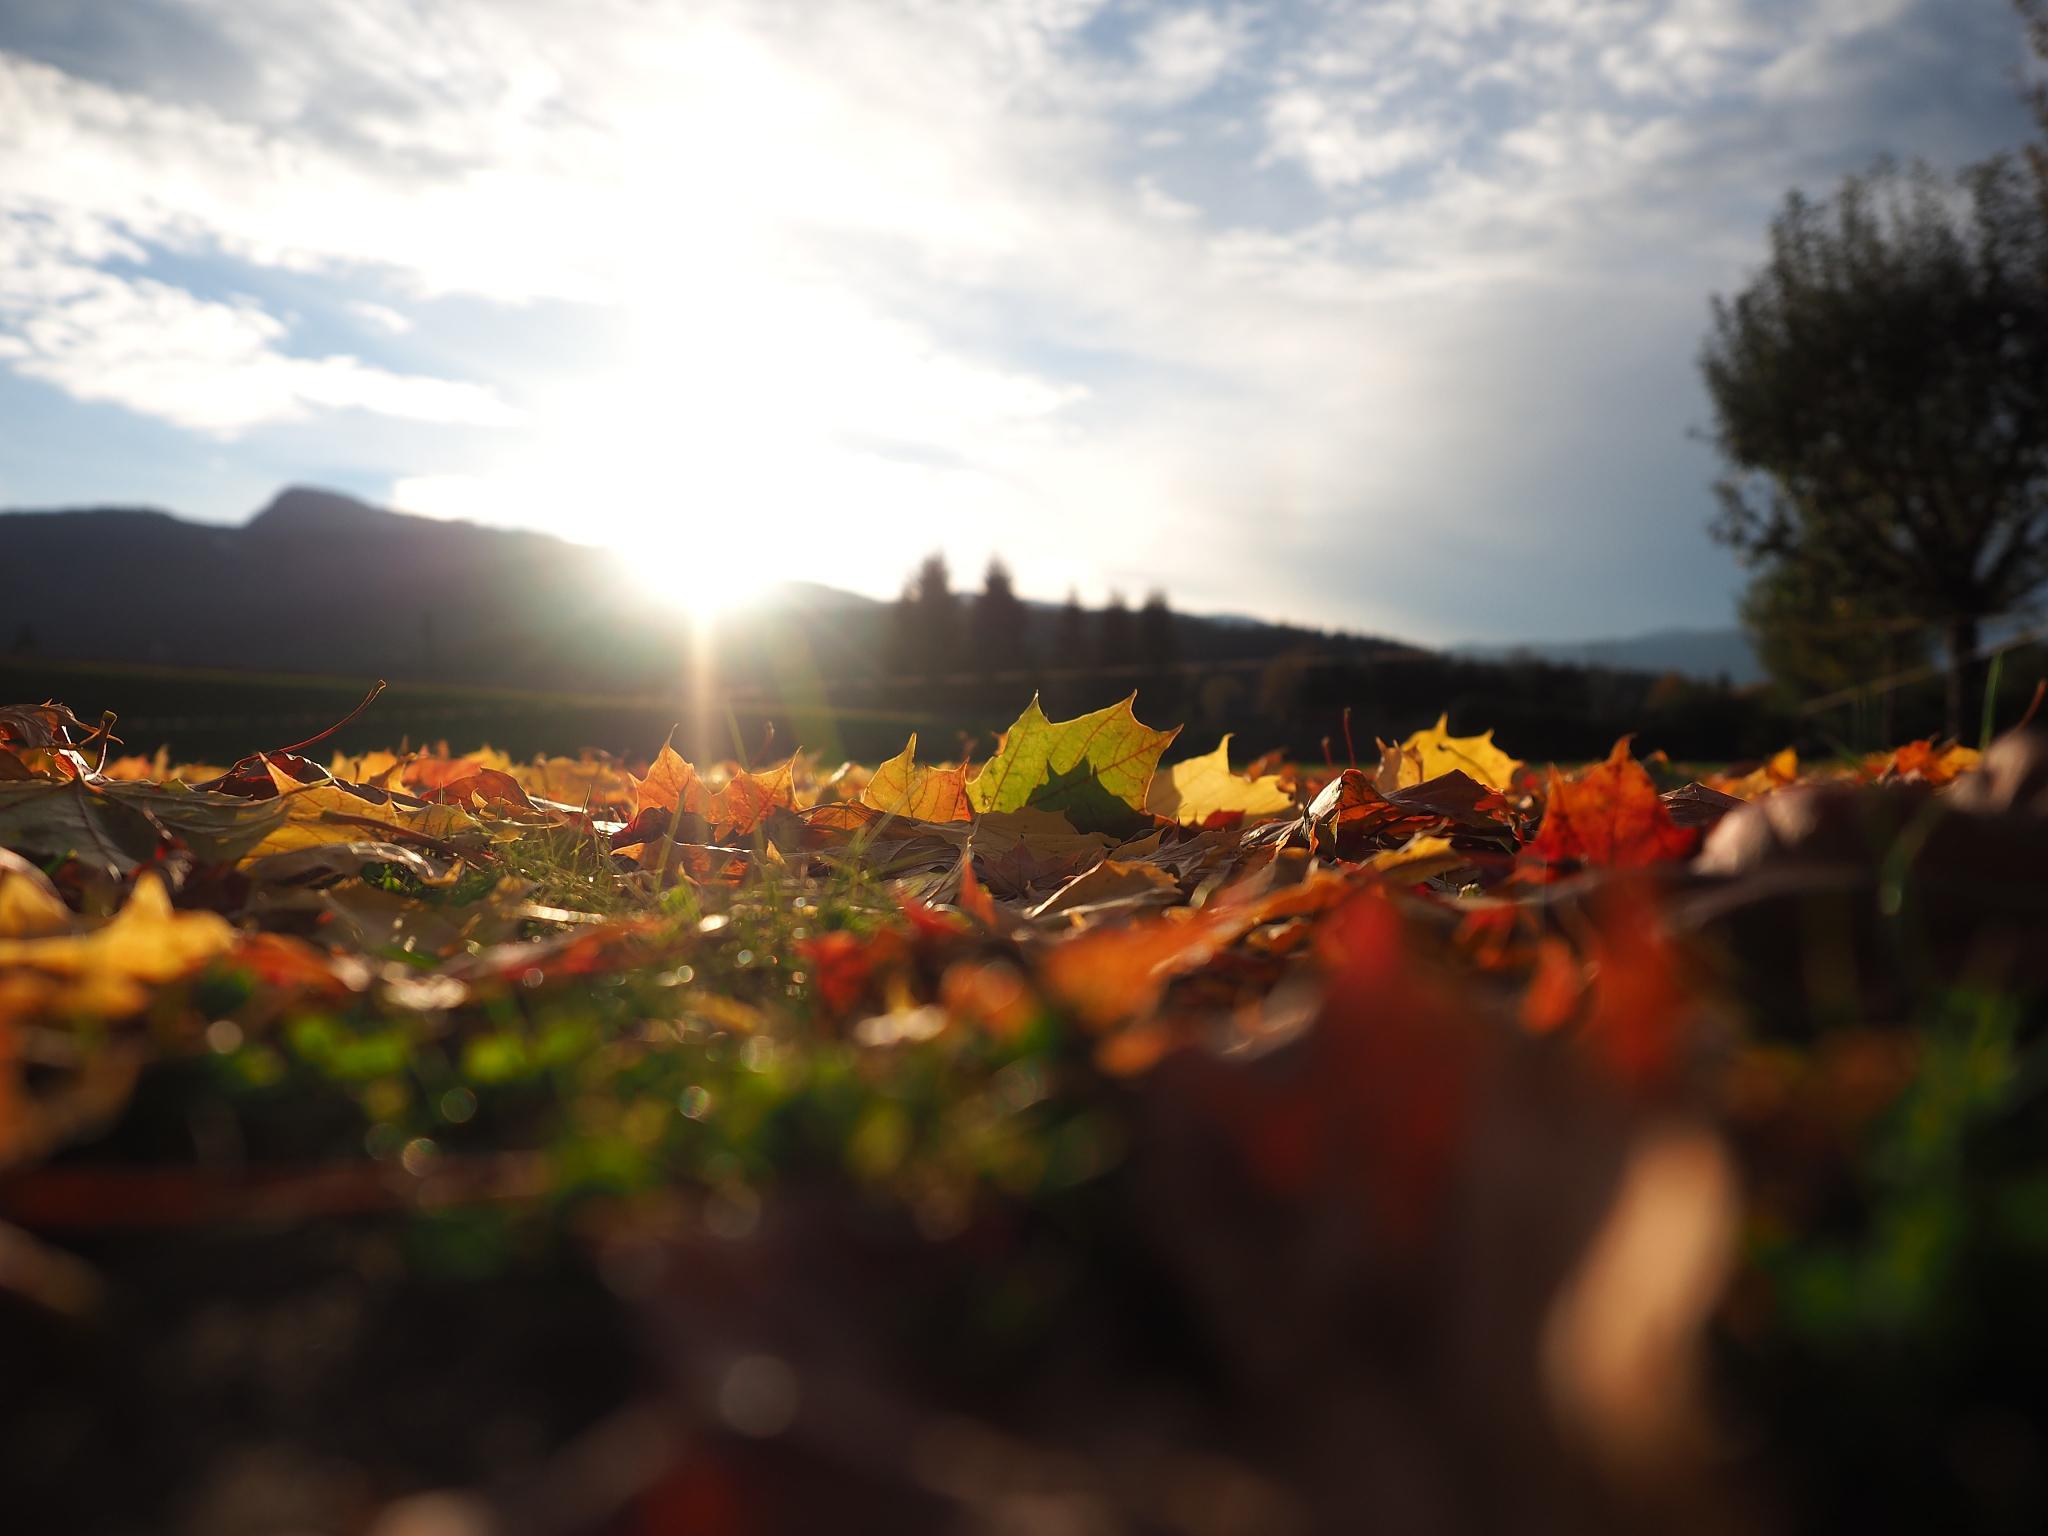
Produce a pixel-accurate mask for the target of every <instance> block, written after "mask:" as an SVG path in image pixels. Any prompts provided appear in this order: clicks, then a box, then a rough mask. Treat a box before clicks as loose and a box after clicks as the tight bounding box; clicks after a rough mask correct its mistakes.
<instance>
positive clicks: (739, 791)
mask: <svg viewBox="0 0 2048 1536" xmlns="http://www.w3.org/2000/svg"><path fill="white" fill-rule="evenodd" d="M795 776H796V759H795V758H794V757H792V758H791V759H790V760H789V761H788V762H786V763H784V764H783V765H782V766H781V767H779V768H771V769H769V770H767V771H766V772H765V773H752V772H749V771H747V770H745V769H742V770H741V771H740V772H738V773H735V774H734V775H733V776H732V778H731V779H729V780H727V781H726V782H725V783H724V784H722V785H720V786H719V787H718V788H717V789H716V790H714V789H712V788H710V787H709V786H708V785H706V784H705V782H704V780H703V779H702V778H701V777H700V776H699V775H698V773H697V770H696V769H695V768H694V767H693V766H692V765H691V764H690V762H689V761H688V759H686V758H685V757H684V756H683V755H682V754H681V753H680V752H678V751H676V749H675V748H674V747H672V746H670V745H668V744H666V743H664V744H663V746H662V749H661V751H660V753H659V754H658V755H657V756H656V757H655V759H654V763H653V765H652V766H651V767H649V768H648V770H647V777H646V778H644V779H642V780H641V781H640V783H639V785H638V787H637V789H636V792H635V797H634V802H633V816H632V822H633V823H637V824H639V825H640V826H643V827H645V826H651V825H653V823H652V822H651V821H650V820H647V819H646V818H647V817H648V813H649V812H657V811H665V812H669V813H671V814H674V813H675V812H678V811H680V812H682V813H683V814H684V815H689V816H696V817H700V818H702V820H703V821H704V823H705V824H706V825H707V826H708V827H709V828H710V829H711V830H712V832H713V833H714V834H715V835H716V836H719V837H747V836H750V835H751V834H752V833H754V832H755V831H757V830H758V829H759V828H760V826H761V824H762V823H763V822H765V821H767V819H768V818H769V817H770V816H772V815H773V814H774V813H775V812H777V811H787V810H794V809H795V808H796V777H795ZM619 846H620V847H621V851H623V850H624V848H625V847H631V846H637V844H625V845H619Z"/></svg>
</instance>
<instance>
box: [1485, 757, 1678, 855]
mask: <svg viewBox="0 0 2048 1536" xmlns="http://www.w3.org/2000/svg"><path fill="white" fill-rule="evenodd" d="M1628 743H1629V738H1628V737H1626V736H1624V737H1622V738H1621V740H1619V741H1617V742H1616V743H1615V744H1614V750H1613V751H1612V752H1611V753H1609V754H1608V757H1607V761H1606V762H1604V763H1599V764H1596V765H1595V766H1594V767H1591V768H1588V769H1587V770H1586V771H1585V772H1584V773H1581V774H1579V775H1578V776H1577V777H1576V778H1572V779H1566V778H1564V777H1562V776H1561V775H1560V774H1559V773H1558V771H1557V770H1556V769H1555V768H1553V769H1551V770H1550V798H1549V804H1548V805H1547V806H1546V807H1545V808H1544V812H1543V825H1542V826H1541V827H1540V828H1538V829H1537V832H1536V836H1535V837H1534V838H1533V839H1531V840H1530V842H1529V845H1528V847H1527V848H1526V849H1525V850H1524V851H1525V852H1526V853H1527V854H1528V855H1529V856H1530V857H1531V858H1533V859H1537V860H1541V861H1542V862H1543V863H1546V864H1601V865H1612V866H1616V867H1620V868H1628V867H1631V866H1635V865H1641V864H1655V863H1658V862H1661V861H1662V860H1665V859H1683V858H1688V857H1690V856H1691V855H1692V852H1693V850H1694V849H1695V848H1697V847H1698V846H1699V831H1698V829H1697V828H1692V827H1681V826H1678V825H1677V824H1676V823H1674V822H1673V821H1672V819H1671V812H1670V810H1669V809H1668V808H1667V807H1666V806H1665V804H1664V802H1663V801H1662V800H1660V799H1659V798H1658V796H1657V786H1656V785H1655V784H1653V783H1651V782H1650V775H1649V774H1648V773H1647V772H1646V771H1645V770H1644V768H1643V765H1642V764H1641V763H1638V762H1637V761H1636V760H1635V759H1634V758H1633V757H1631V756H1630V755H1629V750H1628Z"/></svg>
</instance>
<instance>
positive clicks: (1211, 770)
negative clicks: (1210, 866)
mask: <svg viewBox="0 0 2048 1536" xmlns="http://www.w3.org/2000/svg"><path fill="white" fill-rule="evenodd" d="M1293 807H1294V797H1293V796H1292V795H1290V794H1289V793H1288V792H1287V791H1286V790H1285V789H1283V788H1281V786H1280V776H1279V775H1278V774H1267V775H1266V776H1264V777H1263V778H1256V779H1252V778H1242V777H1240V776H1238V775H1237V774H1234V773H1232V772H1231V771H1230V738H1229V737H1228V736H1225V737H1224V738H1223V740H1222V741H1220V742H1218V743H1217V744H1216V750H1215V751H1214V752H1211V753H1209V754H1208V755H1207V756H1205V757H1191V758H1188V759H1187V760H1186V761H1184V762H1178V763H1175V764H1174V765H1173V766H1172V767H1171V768H1169V769H1167V770H1166V771H1165V772H1164V773H1156V774H1154V775H1153V778H1152V789H1151V792H1150V793H1149V794H1148V795H1147V796H1146V799H1145V808H1146V809H1147V810H1149V811H1150V812H1152V814H1153V815H1155V816H1166V817H1170V818H1171V819H1172V820H1174V821H1178V822H1180V823H1181V824H1182V825H1183V826H1200V825H1202V823H1204V822H1206V821H1207V820H1208V819H1209V818H1210V817H1211V816H1215V815H1218V814H1219V813H1228V812H1233V811H1235V812H1239V813H1241V814H1242V815H1244V816H1246V817H1257V816H1275V815H1279V814H1281V813H1283V812H1286V811H1290V810H1292V809H1293Z"/></svg>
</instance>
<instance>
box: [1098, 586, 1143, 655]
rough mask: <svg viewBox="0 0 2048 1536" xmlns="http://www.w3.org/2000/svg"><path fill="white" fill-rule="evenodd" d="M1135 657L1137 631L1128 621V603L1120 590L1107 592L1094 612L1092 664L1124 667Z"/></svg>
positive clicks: (1136, 651)
mask: <svg viewBox="0 0 2048 1536" xmlns="http://www.w3.org/2000/svg"><path fill="white" fill-rule="evenodd" d="M1137 659H1138V633H1137V628H1136V626H1135V625H1134V624H1133V623H1132V622H1131V609H1130V605H1129V604H1128V603H1126V602H1125V601H1124V595H1123V593H1121V592H1112V593H1110V594H1109V601H1108V602H1106V603H1104V604H1103V605H1102V612H1101V613H1099V614H1097V615H1096V616H1095V664H1096V665H1097V666H1098V667H1105V668H1107V667H1127V666H1129V665H1130V664H1131V663H1132V662H1134V661H1136V660H1137Z"/></svg>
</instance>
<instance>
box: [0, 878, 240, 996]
mask: <svg viewBox="0 0 2048 1536" xmlns="http://www.w3.org/2000/svg"><path fill="white" fill-rule="evenodd" d="M234 942H235V930H234V929H233V928H232V927H231V926H230V925H229V923H228V921H227V919H225V918H223V917H221V916H219V915H218V914H216V913H212V912H180V911H177V910H176V909H174V908H173V907H172V906H171V898H170V895H169V893H168V892H166V891H165V890H164V885H163V881H162V880H161V879H159V878H158V877H157V876H156V875H155V874H153V873H145V874H143V875H141V876H140V877H139V878H138V879H137V880H136V882H135V889H134V890H133V891H131V892H130V893H129V895H128V901H127V904H126V905H125V906H123V907H122V908H121V910H120V911H119V912H116V913H115V914H114V915H113V917H111V918H109V919H108V920H107V922H106V923H104V924H103V925H102V926H100V927H99V928H96V929H94V930H92V931H91V932H89V933H63V934H49V935H45V936H43V937H40V938H25V939H0V970H4V969H11V968H14V967H20V968H21V969H22V970H25V971H30V972H35V973H38V974H39V975H41V976H43V977H44V978H46V979H48V980H49V981H50V982H51V983H53V985H52V986H51V987H50V989H49V990H48V991H47V992H46V993H45V994H44V995H43V997H42V998H41V1002H42V1004H43V1006H44V1007H46V1008H48V1009H49V1010H50V1011H51V1012H53V1013H63V1014H90V1015H95V1016H100V1017H111V1016H114V1015H119V1014H123V1013H132V1012H134V1011H135V1010H136V1009H138V1008H140V1007H142V1005H143V1004H144V1003H145V1002H147V1001H148V999H149V988H150V987H151V986H154V985H161V984H162V983H164V982H168V981H176V980H177V979H178V978H180V977H182V976H185V975H187V974H189V973H190V972H191V971H194V970H196V969H197V968H198V967H199V966H201V965H203V964H205V963H206V962H207V961H208V960H210V959H212V958H213V957H214V956H215V955H219V954H224V953H225V952H226V951H227V950H228V949H229V948H230V947H231V946H232V945H233V944H234Z"/></svg>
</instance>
